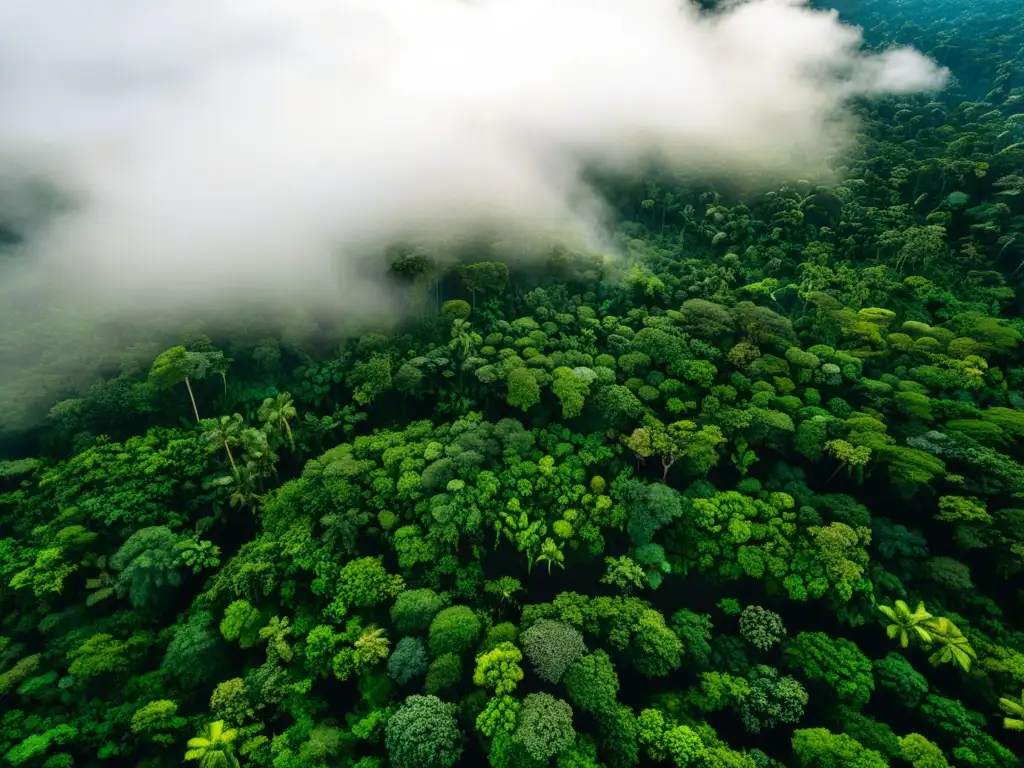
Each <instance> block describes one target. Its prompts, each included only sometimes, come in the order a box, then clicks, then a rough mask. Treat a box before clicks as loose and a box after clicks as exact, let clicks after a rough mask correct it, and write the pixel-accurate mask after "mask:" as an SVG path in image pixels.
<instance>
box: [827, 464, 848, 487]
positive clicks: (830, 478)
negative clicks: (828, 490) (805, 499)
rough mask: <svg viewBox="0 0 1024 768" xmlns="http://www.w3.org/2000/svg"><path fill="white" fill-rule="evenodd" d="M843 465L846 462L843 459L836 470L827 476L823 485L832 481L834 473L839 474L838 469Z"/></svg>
mask: <svg viewBox="0 0 1024 768" xmlns="http://www.w3.org/2000/svg"><path fill="white" fill-rule="evenodd" d="M845 466H846V462H845V461H844V462H842V463H841V464H840V465H839V466H838V467H836V471H835V472H833V473H832V474H831V475H829V476H828V480H826V481H825V485H828V484H829V483H831V482H832V478H833V477H835V476H836V475H838V474H839V470H840V469H842V468H843V467H845Z"/></svg>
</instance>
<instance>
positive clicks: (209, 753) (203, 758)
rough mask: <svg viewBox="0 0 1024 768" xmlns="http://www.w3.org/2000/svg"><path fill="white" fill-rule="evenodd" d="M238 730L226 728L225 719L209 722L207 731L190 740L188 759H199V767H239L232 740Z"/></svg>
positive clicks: (186, 755)
mask: <svg viewBox="0 0 1024 768" xmlns="http://www.w3.org/2000/svg"><path fill="white" fill-rule="evenodd" d="M236 736H238V731H236V730H234V729H233V728H225V727H224V721H223V720H217V721H216V722H213V723H207V725H206V733H205V734H203V735H202V736H197V737H196V738H194V739H189V740H188V751H187V752H186V753H185V759H186V760H198V761H199V768H239V765H238V758H236V757H235V750H234V747H233V746H232V745H231V742H232V741H234V740H235V737H236Z"/></svg>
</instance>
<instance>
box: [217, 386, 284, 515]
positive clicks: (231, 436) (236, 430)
mask: <svg viewBox="0 0 1024 768" xmlns="http://www.w3.org/2000/svg"><path fill="white" fill-rule="evenodd" d="M296 415H297V414H296V410H295V405H294V404H293V402H292V396H291V395H290V394H288V393H287V392H282V393H280V394H278V395H277V397H274V398H270V397H268V398H267V399H266V400H264V401H263V404H262V405H261V406H260V409H259V411H257V418H259V420H260V421H262V422H263V427H262V429H255V428H253V427H247V426H246V425H245V421H244V419H243V418H242V416H241V414H238V413H236V414H234V415H232V416H221V417H220V419H206V420H205V421H203V422H201V423H202V424H203V426H204V427H205V428H206V432H205V433H204V438H205V439H206V440H207V441H208V442H210V443H212V444H214V445H222V446H224V451H225V452H226V453H227V457H228V462H229V463H230V464H231V475H227V476H224V477H221V478H218V479H217V480H215V481H214V484H215V485H222V486H231V488H232V493H231V506H232V507H236V506H237V507H246V506H249V505H251V504H252V503H253V502H254V501H260V500H261V499H262V495H261V493H260V492H261V491H262V490H263V479H264V478H266V477H268V476H269V475H271V474H273V473H275V471H276V470H275V464H276V462H277V455H276V454H275V453H274V447H275V446H276V445H279V444H280V443H281V442H283V441H285V440H287V441H288V443H289V445H291V446H292V447H294V445H295V440H294V438H293V436H292V430H291V425H290V424H289V419H294V418H295V417H296ZM232 446H234V447H235V448H238V449H240V450H241V452H242V456H241V460H240V461H238V460H236V459H235V454H234V453H233V452H232V451H231V448H232Z"/></svg>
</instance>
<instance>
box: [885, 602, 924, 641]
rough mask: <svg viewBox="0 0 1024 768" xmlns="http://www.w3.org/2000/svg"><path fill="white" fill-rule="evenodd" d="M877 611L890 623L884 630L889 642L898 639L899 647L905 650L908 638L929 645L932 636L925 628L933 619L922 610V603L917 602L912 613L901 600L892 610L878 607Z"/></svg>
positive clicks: (887, 607)
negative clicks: (913, 638)
mask: <svg viewBox="0 0 1024 768" xmlns="http://www.w3.org/2000/svg"><path fill="white" fill-rule="evenodd" d="M878 610H880V611H881V612H882V613H883V614H885V616H886V617H887V618H888V619H889V621H891V622H892V624H889V625H888V626H886V628H885V632H886V634H887V635H889V639H890V640H894V639H896V638H897V637H898V638H899V639H900V646H901V647H903V648H906V647H907V645H909V644H910V636H911V635H913V636H915V637H917V639H918V640H919V641H920V642H921V644H922V645H931V642H932V636H931V633H930V632H929V631H928V629H927V626H928V622H929V621H931V620H932V619H933V618H934V617H933V616H932V615H931V614H930V613H928V611H926V610H925V609H924V603H923V602H919V603H918V604H917V608H915V609H914V611H913V612H911V610H910V606H909V605H907V604H906V603H905V602H903V601H902V600H897V601H896V603H895V604H894V605H893V607H892V608H890V607H889V606H887V605H880V606H878Z"/></svg>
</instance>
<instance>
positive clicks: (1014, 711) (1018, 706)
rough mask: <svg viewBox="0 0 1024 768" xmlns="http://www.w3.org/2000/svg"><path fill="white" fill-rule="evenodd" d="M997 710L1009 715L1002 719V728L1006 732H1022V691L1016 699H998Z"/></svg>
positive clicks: (1023, 702) (1023, 701) (1023, 700)
mask: <svg viewBox="0 0 1024 768" xmlns="http://www.w3.org/2000/svg"><path fill="white" fill-rule="evenodd" d="M999 708H1000V709H1001V710H1003V712H1005V713H1006V714H1008V715H1010V717H1004V718H1003V728H1005V729H1006V730H1008V731H1024V691H1021V692H1020V697H1019V698H1016V699H1002V698H1001V699H999Z"/></svg>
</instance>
